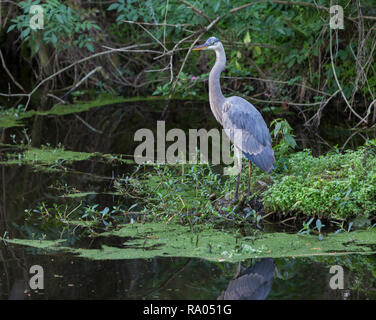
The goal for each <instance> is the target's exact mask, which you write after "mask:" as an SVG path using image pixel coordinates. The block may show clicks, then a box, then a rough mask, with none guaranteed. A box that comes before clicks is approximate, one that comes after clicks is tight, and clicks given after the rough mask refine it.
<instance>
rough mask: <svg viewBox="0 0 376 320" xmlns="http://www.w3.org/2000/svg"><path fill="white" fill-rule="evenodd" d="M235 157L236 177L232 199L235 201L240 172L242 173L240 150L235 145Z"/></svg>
mask: <svg viewBox="0 0 376 320" xmlns="http://www.w3.org/2000/svg"><path fill="white" fill-rule="evenodd" d="M235 157H236V160H237V169H238V179H237V181H236V189H235V197H234V201H237V200H238V191H239V185H240V174H241V173H242V152H241V150H239V149H238V148H237V147H235Z"/></svg>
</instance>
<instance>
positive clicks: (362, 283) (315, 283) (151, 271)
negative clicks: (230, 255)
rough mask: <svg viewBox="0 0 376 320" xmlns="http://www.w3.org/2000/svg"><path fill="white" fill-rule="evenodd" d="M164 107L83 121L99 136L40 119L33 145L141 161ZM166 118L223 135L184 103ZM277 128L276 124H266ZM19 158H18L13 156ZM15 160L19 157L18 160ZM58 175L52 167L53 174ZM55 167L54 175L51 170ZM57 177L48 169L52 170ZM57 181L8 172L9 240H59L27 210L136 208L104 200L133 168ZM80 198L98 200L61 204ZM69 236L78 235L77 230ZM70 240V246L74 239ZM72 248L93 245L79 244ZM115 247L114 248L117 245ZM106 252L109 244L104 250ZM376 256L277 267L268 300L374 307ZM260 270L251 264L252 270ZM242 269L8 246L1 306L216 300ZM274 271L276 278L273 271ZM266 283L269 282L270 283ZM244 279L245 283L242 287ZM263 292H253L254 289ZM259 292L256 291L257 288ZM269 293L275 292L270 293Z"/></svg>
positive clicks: (78, 166) (97, 164) (199, 107)
mask: <svg viewBox="0 0 376 320" xmlns="http://www.w3.org/2000/svg"><path fill="white" fill-rule="evenodd" d="M161 108H162V105H158V104H157V103H155V104H151V105H147V106H145V105H143V104H140V105H138V104H133V105H116V106H111V107H105V108H97V109H94V110H91V111H88V112H85V113H81V114H80V115H81V117H82V118H83V119H84V120H85V121H86V122H88V123H90V125H92V126H93V127H95V128H97V129H99V130H101V131H103V134H98V133H96V132H93V131H92V130H90V129H89V128H88V127H87V126H85V125H84V124H83V123H82V121H80V120H78V119H76V118H75V117H74V116H72V115H68V116H63V117H43V121H42V123H41V124H40V123H39V124H38V125H39V127H35V123H34V119H30V120H27V121H26V128H28V130H29V131H28V135H29V136H33V135H34V136H38V134H34V132H33V131H35V132H38V131H40V135H39V139H40V142H41V143H42V144H44V145H47V144H49V145H50V146H52V147H55V146H58V145H59V144H61V145H63V146H64V148H65V149H66V150H73V151H82V152H88V153H94V152H100V153H102V154H106V153H112V154H116V153H119V154H120V153H121V154H127V155H132V154H133V151H134V147H135V142H134V141H133V134H134V132H135V131H136V130H137V129H140V128H145V127H146V128H151V129H155V127H156V120H158V118H159V115H160V111H161ZM170 109H171V110H172V111H171V112H170V113H169V116H168V118H167V125H166V127H167V129H169V128H174V127H176V128H182V129H188V128H207V129H210V128H213V127H218V126H217V124H216V123H215V121H214V120H213V117H212V115H211V111H210V109H209V108H208V106H207V104H195V103H192V102H176V103H174V104H173V105H172V106H170ZM266 119H267V120H268V115H266ZM295 124H296V125H295V128H296V132H297V134H298V141H299V140H300V141H301V142H302V141H304V143H303V144H304V145H305V146H306V147H311V148H313V149H315V150H316V151H317V152H320V150H323V147H322V145H321V144H318V143H317V139H316V138H314V137H312V136H311V135H310V134H305V130H304V129H303V128H301V127H299V121H298V120H296V123H295ZM3 136H4V137H5V138H4V140H3V142H5V143H11V144H14V143H13V141H12V140H14V139H15V141H16V143H17V142H19V141H20V140H21V139H25V134H24V133H23V132H22V128H10V129H7V130H6V134H4V135H3ZM9 149H10V148H9V147H6V146H4V147H0V157H1V159H0V160H6V157H5V154H6V153H7V152H9ZM12 150H13V149H12ZM12 152H14V153H17V150H13V151H12ZM51 166H52V165H51ZM51 166H50V167H51ZM47 167H48V166H47ZM54 168H55V169H58V170H59V171H57V172H50V171H48V172H46V171H42V170H41V169H40V168H39V169H38V168H37V167H36V166H32V165H17V164H15V165H0V176H1V179H0V190H1V192H0V194H1V195H0V235H1V236H3V235H6V236H9V237H10V238H16V237H20V238H31V237H35V238H37V239H38V237H40V236H42V235H45V236H46V237H47V239H58V238H59V237H60V236H61V235H62V234H61V232H62V230H61V229H57V228H54V227H53V226H51V225H48V224H47V225H46V224H43V223H39V222H40V221H37V222H34V223H25V209H31V210H32V209H34V208H36V207H38V206H40V204H41V202H43V201H44V202H46V203H50V204H52V203H59V204H67V205H70V206H74V205H76V204H78V203H80V202H83V203H84V204H94V203H98V204H100V205H101V206H103V207H105V206H110V205H114V204H127V199H124V198H121V197H118V196H115V195H108V194H103V193H106V192H109V191H113V184H114V181H115V178H117V177H121V176H124V175H126V174H129V173H130V172H132V170H134V167H133V166H130V165H126V164H123V163H120V162H118V161H114V162H110V161H103V159H97V158H95V157H94V158H92V159H89V160H85V161H79V162H75V163H73V164H68V163H64V162H61V163H58V164H56V165H54ZM73 188H74V189H75V190H78V191H80V190H84V191H87V190H90V191H95V192H98V194H96V195H91V196H89V197H85V199H71V198H62V197H61V195H62V194H65V193H69V192H72V189H73ZM68 231H69V230H68ZM68 231H66V233H64V234H63V235H64V236H66V237H69V232H68ZM69 240H70V241H71V243H72V244H73V245H75V244H77V243H81V245H82V243H85V244H86V245H88V246H93V243H92V242H91V241H92V240H90V239H87V238H85V237H80V235H79V234H76V235H75V236H72V237H71V238H70V239H69ZM106 241H111V239H108V240H106ZM96 245H97V246H99V247H100V245H101V244H96ZM375 262H376V258H375V256H363V255H349V256H340V257H325V258H324V257H307V258H296V259H294V258H286V259H276V260H275V261H274V263H275V267H276V268H275V273H274V276H273V277H272V278H273V279H274V280H273V281H272V283H271V287H270V288H269V289H268V290H267V291H268V293H267V298H268V299H374V298H376V291H375V290H376V267H375V266H376V264H375ZM256 263H260V261H258V260H254V261H251V260H248V261H244V262H243V263H242V265H243V267H245V268H248V270H251V269H250V268H251V267H252V266H253V265H255V264H256ZM33 265H39V266H41V267H42V268H43V271H44V289H43V290H33V289H31V288H30V279H31V278H32V276H33V274H31V273H30V268H31V266H33ZM335 265H339V266H341V267H343V271H344V285H343V289H337V290H336V289H332V288H331V287H330V285H329V283H330V280H331V277H332V276H333V274H331V273H330V272H329V271H330V267H332V266H335ZM237 268H238V264H232V263H225V262H222V263H218V262H217V263H215V262H209V261H206V260H200V259H188V258H158V257H157V258H154V259H147V260H145V259H137V260H114V261H91V260H87V259H83V258H78V257H75V256H74V255H72V254H64V253H54V254H51V253H50V254H48V253H46V252H43V251H41V250H38V249H31V248H26V247H20V246H14V245H10V244H6V243H5V242H0V298H1V299H8V298H13V299H14V298H15V299H216V298H217V297H219V296H220V295H221V293H222V292H223V291H224V290H226V288H227V287H228V286H229V283H230V281H231V280H232V279H233V278H234V276H235V275H236V274H237V275H238V276H239V274H238V272H237ZM273 269H274V268H273ZM264 276H265V277H266V275H264ZM240 278H241V277H239V279H240ZM254 283H255V282H253V284H254ZM250 286H251V285H250ZM269 291H270V292H269Z"/></svg>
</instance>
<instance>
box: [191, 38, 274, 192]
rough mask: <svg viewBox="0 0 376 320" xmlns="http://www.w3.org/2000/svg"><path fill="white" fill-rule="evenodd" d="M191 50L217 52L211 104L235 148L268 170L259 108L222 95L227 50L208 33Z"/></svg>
mask: <svg viewBox="0 0 376 320" xmlns="http://www.w3.org/2000/svg"><path fill="white" fill-rule="evenodd" d="M193 50H214V52H215V54H216V61H215V64H214V66H213V68H212V70H211V71H210V75H209V102H210V108H211V110H212V112H213V114H214V116H215V118H216V119H217V121H218V122H219V123H220V124H222V126H223V128H224V129H225V131H226V134H227V135H228V137H229V138H230V140H231V142H232V143H233V144H234V145H235V152H237V151H238V152H241V153H242V154H243V155H244V156H245V157H246V158H247V159H248V160H250V161H251V162H253V163H254V164H255V165H256V166H258V167H259V168H260V169H261V170H263V171H265V172H271V171H272V170H273V168H274V166H273V164H274V161H275V159H274V152H273V149H272V145H271V139H270V134H269V130H268V128H267V126H266V123H265V121H264V119H263V118H262V116H261V114H260V112H259V111H258V110H257V109H256V108H255V107H254V106H253V105H252V104H251V103H249V102H248V101H247V100H245V99H243V98H241V97H236V96H234V97H230V98H225V97H224V96H223V94H222V90H221V85H220V76H221V72H222V71H223V69H224V68H225V65H226V54H225V50H224V48H223V45H222V43H221V42H220V41H219V40H218V39H217V38H215V37H211V38H209V39H208V40H207V41H206V42H205V43H204V44H202V45H200V46H197V47H195V48H194V49H193ZM236 149H238V150H236ZM238 161H239V162H240V163H239V164H238V170H239V173H238V183H237V187H236V195H235V197H237V191H238V187H239V181H240V171H241V158H240V160H239V159H238ZM248 189H249V187H248Z"/></svg>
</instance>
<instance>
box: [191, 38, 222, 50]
mask: <svg viewBox="0 0 376 320" xmlns="http://www.w3.org/2000/svg"><path fill="white" fill-rule="evenodd" d="M220 45H221V41H219V39H217V38H216V37H210V38H209V39H208V40H206V42H205V43H204V44H202V45H200V46H197V47H194V48H193V50H216V49H217V48H219V47H220Z"/></svg>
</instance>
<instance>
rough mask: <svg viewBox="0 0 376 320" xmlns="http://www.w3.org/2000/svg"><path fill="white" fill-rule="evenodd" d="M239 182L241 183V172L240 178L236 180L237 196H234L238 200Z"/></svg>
mask: <svg viewBox="0 0 376 320" xmlns="http://www.w3.org/2000/svg"><path fill="white" fill-rule="evenodd" d="M239 184H240V173H239V174H238V179H237V181H236V189H235V197H234V201H237V200H238V191H239Z"/></svg>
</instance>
